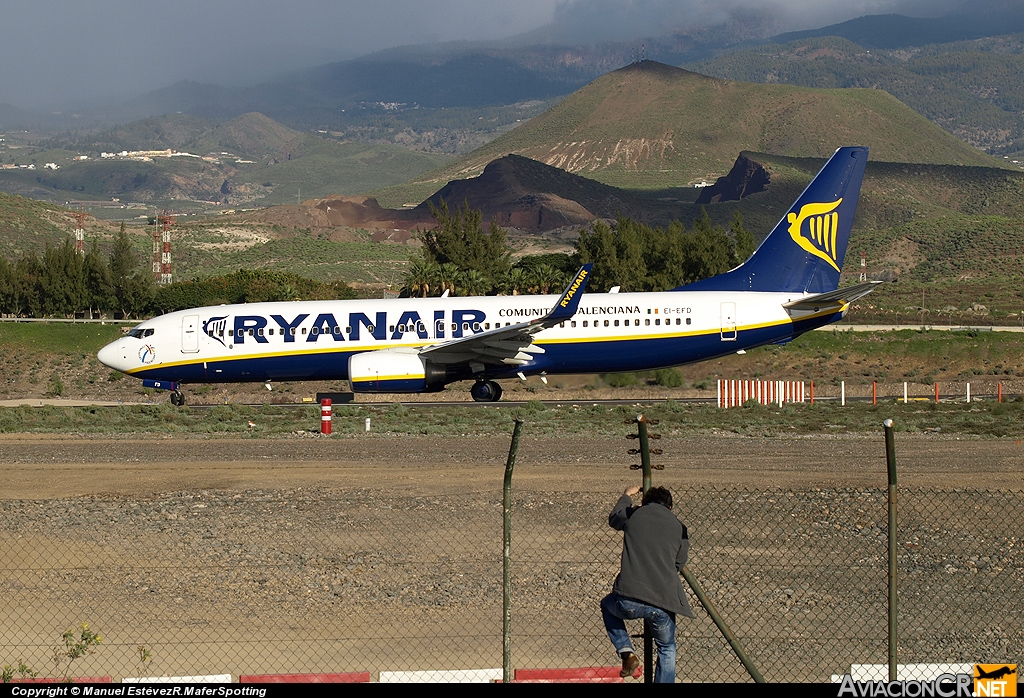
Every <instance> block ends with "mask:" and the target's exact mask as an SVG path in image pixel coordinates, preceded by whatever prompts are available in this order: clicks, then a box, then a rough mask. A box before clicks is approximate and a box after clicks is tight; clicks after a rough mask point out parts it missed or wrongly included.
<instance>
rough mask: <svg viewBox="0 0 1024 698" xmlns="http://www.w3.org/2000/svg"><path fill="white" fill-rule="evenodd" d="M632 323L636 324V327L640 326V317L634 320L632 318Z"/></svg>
mask: <svg viewBox="0 0 1024 698" xmlns="http://www.w3.org/2000/svg"><path fill="white" fill-rule="evenodd" d="M633 324H634V325H636V326H637V327H640V318H637V319H636V320H634V321H633Z"/></svg>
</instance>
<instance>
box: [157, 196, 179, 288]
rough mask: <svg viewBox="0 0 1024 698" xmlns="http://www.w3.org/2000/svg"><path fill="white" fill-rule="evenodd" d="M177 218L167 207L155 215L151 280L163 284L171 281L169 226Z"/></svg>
mask: <svg viewBox="0 0 1024 698" xmlns="http://www.w3.org/2000/svg"><path fill="white" fill-rule="evenodd" d="M176 220H177V219H176V218H175V217H174V216H172V215H170V214H168V213H167V209H164V212H163V213H162V214H160V215H159V216H157V217H156V230H154V231H153V280H154V281H155V282H156V283H158V284H160V285H161V286H164V285H166V284H169V283H171V226H173V225H174V223H175V221H176Z"/></svg>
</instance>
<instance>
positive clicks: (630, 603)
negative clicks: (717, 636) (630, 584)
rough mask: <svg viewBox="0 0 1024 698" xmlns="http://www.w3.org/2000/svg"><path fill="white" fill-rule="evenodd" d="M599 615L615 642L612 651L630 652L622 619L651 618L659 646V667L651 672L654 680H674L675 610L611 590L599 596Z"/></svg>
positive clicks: (669, 681) (658, 681) (659, 681)
mask: <svg viewBox="0 0 1024 698" xmlns="http://www.w3.org/2000/svg"><path fill="white" fill-rule="evenodd" d="M601 615H602V616H604V627H605V629H606V630H607V631H608V639H610V640H611V641H612V644H613V645H615V651H616V652H618V653H619V654H622V653H623V652H633V643H632V642H630V640H629V633H628V632H627V631H626V624H625V623H623V622H622V621H623V620H636V619H638V618H644V619H646V620H647V621H649V622H650V625H651V635H652V636H653V637H654V644H655V646H657V648H658V668H657V670H656V671H655V672H654V682H655V683H673V682H675V680H676V614H674V613H669V612H668V611H665V610H663V609H660V608H658V607H657V606H650V605H648V604H645V603H643V602H642V601H636V600H635V599H628V598H626V597H625V596H619V595H618V594H616V593H615V592H614V591H613V592H612V593H610V594H608V596H606V597H604V598H603V599H602V600H601Z"/></svg>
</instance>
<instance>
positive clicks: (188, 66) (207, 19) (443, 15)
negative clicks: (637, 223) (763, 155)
mask: <svg viewBox="0 0 1024 698" xmlns="http://www.w3.org/2000/svg"><path fill="white" fill-rule="evenodd" d="M990 1H995V0H990ZM960 2H962V0H927V2H925V1H924V0H774V2H773V1H772V0H768V2H767V3H766V2H762V1H760V0H516V1H515V2H507V0H375V1H374V2H366V1H365V0H289V2H281V1H280V0H90V2H81V0H32V1H29V0H13V2H10V3H7V4H6V5H5V6H4V9H3V16H2V17H0V65H3V66H4V70H3V71H0V103H2V102H8V103H11V104H15V105H17V106H21V107H23V108H33V109H36V108H40V107H44V106H46V107H57V106H58V105H67V104H72V103H74V104H78V105H87V104H88V103H90V102H91V103H94V104H98V103H101V102H105V101H109V100H110V99H111V98H114V97H129V96H134V95H137V94H139V93H141V92H145V91H147V90H152V89H158V88H161V87H165V86H167V85H169V84H171V83H173V82H176V81H178V80H182V79H191V80H199V81H202V82H214V83H218V84H246V83H253V82H256V81H259V80H265V79H268V78H269V77H271V76H274V75H277V74H280V73H282V72H285V71H287V70H291V69H294V68H299V67H306V66H312V65H316V64H319V63H326V62H331V61H338V60H344V59H346V58H352V57H355V56H357V55H361V54H365V53H369V52H372V51H376V50H381V49H385V48H389V47H393V46H399V45H406V44H424V43H430V42H441V41H453V40H459V39H466V40H477V41H480V40H491V39H500V38H504V37H511V36H515V35H517V34H521V33H524V32H528V31H530V30H534V29H538V28H541V27H547V28H548V30H549V31H548V32H547V34H548V35H549V36H558V37H559V38H560V39H561V40H571V41H588V42H593V41H600V40H607V39H631V38H636V37H642V36H653V35H657V34H663V33H665V32H667V31H670V30H673V29H678V28H683V27H692V26H707V25H714V24H719V23H722V22H726V21H729V20H730V19H734V18H736V17H739V16H743V15H745V14H749V13H754V12H762V13H766V12H767V13H775V15H776V17H775V18H774V19H775V20H776V23H777V24H778V26H779V29H778V30H779V31H784V30H788V29H804V28H809V27H815V26H821V25H823V24H829V23H832V22H838V21H842V20H845V19H850V18H852V17H856V16H859V15H862V14H865V13H876V12H905V13H910V14H920V13H926V12H931V13H933V14H934V13H938V12H944V11H948V9H949V8H950V7H952V6H954V5H958V4H959V3H960Z"/></svg>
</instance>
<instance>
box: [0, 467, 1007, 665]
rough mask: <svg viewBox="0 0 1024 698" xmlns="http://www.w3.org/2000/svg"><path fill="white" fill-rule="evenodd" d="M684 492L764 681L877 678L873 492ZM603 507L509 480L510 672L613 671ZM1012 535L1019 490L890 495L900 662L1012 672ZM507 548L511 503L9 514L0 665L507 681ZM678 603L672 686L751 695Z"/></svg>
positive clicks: (187, 503)
mask: <svg viewBox="0 0 1024 698" xmlns="http://www.w3.org/2000/svg"><path fill="white" fill-rule="evenodd" d="M673 490H674V495H675V498H676V502H677V504H676V512H677V513H678V514H679V516H680V518H681V519H683V521H684V522H685V523H686V524H687V525H688V527H689V530H690V535H691V541H692V550H691V564H690V568H691V570H692V571H693V572H694V573H695V575H696V576H697V578H698V579H699V580H700V581H701V582H702V584H703V586H704V588H705V589H706V591H707V592H708V594H709V596H710V598H711V599H712V601H713V602H714V603H716V604H717V605H718V607H719V610H720V611H721V613H722V614H723V616H724V617H725V619H726V620H727V622H728V623H729V624H730V626H731V627H732V629H733V631H734V632H735V633H736V634H737V635H738V636H739V638H740V639H741V641H742V643H743V644H744V645H745V646H746V649H747V651H748V653H749V655H750V656H751V658H752V660H753V661H754V662H755V664H756V665H757V666H758V667H759V669H760V670H761V672H762V674H763V675H764V676H765V678H766V679H767V680H769V681H818V682H820V681H829V680H830V678H831V677H832V675H834V674H842V673H845V672H847V671H848V670H849V668H850V665H851V664H854V663H885V662H886V659H887V640H886V632H887V615H886V613H887V610H886V608H887V606H886V598H887V574H886V560H887V543H886V494H885V492H884V490H880V489H858V488H826V487H816V488H803V489H794V490H790V489H786V490H782V489H767V488H764V489H752V488H746V489H743V488H733V487H729V488H708V487H693V488H684V487H674V488H673ZM614 499H615V493H611V494H609V493H608V492H588V491H571V492H570V491H562V492H550V491H543V490H541V489H535V490H531V489H529V487H518V486H516V488H515V496H514V507H515V513H514V524H513V534H514V535H513V544H512V558H513V596H512V665H513V666H514V667H516V668H519V669H527V668H564V667H584V666H608V665H614V664H616V662H617V658H616V656H615V655H614V653H613V651H612V647H611V644H610V643H609V642H608V639H607V637H606V635H605V633H604V630H603V627H602V624H601V619H600V611H599V608H598V604H599V601H600V599H601V598H602V597H603V596H604V595H605V594H607V593H608V591H609V589H610V586H611V583H612V580H613V579H614V577H615V574H616V573H617V571H618V559H619V553H620V546H621V534H619V533H617V532H615V531H613V530H611V529H610V528H608V526H607V514H608V511H609V510H610V508H611V506H612V504H613V502H614ZM1022 521H1024V492H1022V491H1002V490H998V491H995V490H985V489H956V490H947V489H907V488H901V490H900V525H899V526H900V531H899V539H900V544H899V569H900V597H899V598H900V615H899V631H900V650H899V660H900V662H901V663H905V662H976V661H994V662H996V661H1014V660H1018V661H1019V660H1020V658H1021V657H1022V648H1024V629H1022V626H1021V622H1020V600H1021V598H1022V586H1024V584H1022V582H1024V562H1022V559H1021V555H1020V547H1021V545H1022V537H1024V536H1022V527H1024V524H1022V523H1021V522H1022ZM501 541H502V510H501V492H500V486H499V488H498V489H496V491H486V492H480V491H475V492H470V491H467V492H466V493H464V494H461V495H459V496H451V495H445V496H405V495H402V494H400V493H396V492H393V491H390V490H388V489H386V488H381V489H373V490H369V489H363V490H345V491H342V490H338V489H333V488H326V487H325V488H306V489H289V490H283V489H262V490H248V491H236V490H230V491H219V490H204V491H187V492H176V493H171V494H167V495H164V496H161V497H159V498H152V499H144V498H138V497H134V498H133V497H124V496H90V497H78V498H74V499H65V500H47V501H23V500H21V501H4V502H0V550H2V551H3V552H2V553H0V555H2V557H3V564H2V570H0V643H2V648H3V649H2V652H3V654H2V655H0V663H3V664H8V665H11V666H15V667H16V666H17V664H18V660H23V662H24V665H25V666H26V667H29V668H31V669H33V670H35V671H39V672H40V675H41V676H59V675H62V674H63V673H64V672H67V673H68V674H70V675H72V676H102V675H109V676H111V677H113V678H114V680H121V679H123V678H126V677H138V676H144V675H148V676H156V675H165V676H193V675H201V674H227V673H230V674H231V675H232V676H233V677H235V680H237V677H238V676H239V675H250V674H280V673H338V672H369V673H370V675H371V677H372V678H373V679H374V680H377V679H384V680H386V679H388V678H395V677H396V676H401V675H395V674H391V673H389V672H402V671H454V670H480V669H490V670H492V672H491V673H490V674H486V673H485V674H483V675H486V676H496V677H500V675H501V672H500V667H501V666H502V589H501V580H502V542H501ZM691 603H692V605H693V607H694V610H695V613H696V618H695V619H693V620H687V619H680V623H679V626H678V642H679V654H678V677H679V678H680V680H685V681H746V680H749V677H748V676H747V675H746V673H745V672H744V670H743V668H742V666H741V665H740V663H739V662H738V660H737V659H736V658H735V656H734V655H733V654H732V653H731V651H730V649H729V647H728V645H727V644H726V643H725V641H724V640H723V639H722V637H721V635H720V634H719V632H718V630H717V629H716V628H715V626H714V624H713V623H712V622H711V621H710V619H709V618H708V616H707V614H706V613H705V612H704V610H703V609H702V608H701V607H700V604H699V603H697V601H696V599H694V598H691ZM83 622H84V623H88V624H89V627H90V629H91V630H92V631H95V632H97V633H99V634H100V635H101V636H102V642H101V643H100V644H99V645H98V646H97V647H94V648H93V649H94V650H95V651H94V652H93V653H92V654H89V655H87V656H85V657H83V658H81V659H76V660H73V661H71V662H70V668H68V664H69V662H68V660H67V657H66V656H65V657H64V660H63V663H60V662H57V663H55V662H54V658H53V648H54V646H55V645H60V646H61V647H63V646H64V643H63V641H62V640H61V633H62V632H64V630H65V629H67V628H78V627H79V625H80V624H81V623H83ZM635 630H636V631H637V632H639V625H637V626H636V627H635ZM75 637H76V638H78V635H77V631H76V635H75ZM417 676H418V678H420V679H423V678H424V675H417ZM428 678H429V677H428Z"/></svg>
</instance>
